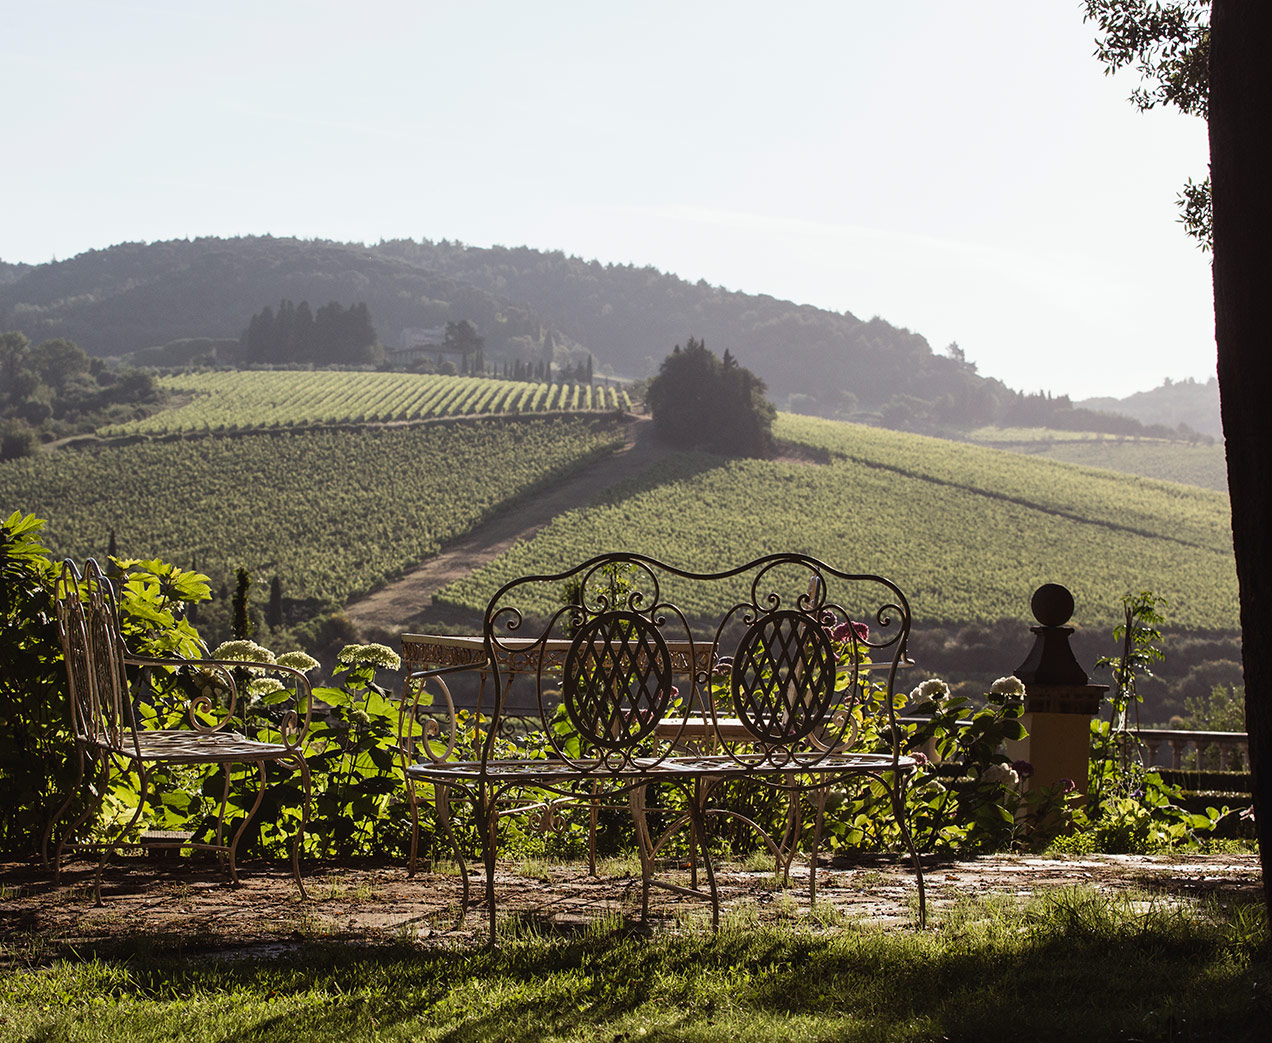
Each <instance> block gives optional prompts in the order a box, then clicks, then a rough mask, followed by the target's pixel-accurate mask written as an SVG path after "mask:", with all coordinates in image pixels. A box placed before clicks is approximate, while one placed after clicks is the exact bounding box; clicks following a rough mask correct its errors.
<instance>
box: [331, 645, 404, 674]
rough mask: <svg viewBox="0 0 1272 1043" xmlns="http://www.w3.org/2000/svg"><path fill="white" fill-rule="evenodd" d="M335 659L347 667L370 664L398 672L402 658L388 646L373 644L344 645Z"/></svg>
mask: <svg viewBox="0 0 1272 1043" xmlns="http://www.w3.org/2000/svg"><path fill="white" fill-rule="evenodd" d="M336 658H337V659H339V660H340V662H342V663H344V664H345V665H347V666H353V665H354V664H356V663H370V664H371V665H373V666H382V667H384V668H385V669H386V670H398V669H401V666H402V657H401V656H399V655H398V654H397V653H396V652H395V651H393V649H391V648H390V647H389V646H388V645H380V644H375V643H372V644H369V645H345V646H344V648H342V649H341V650H340V654H339V655H338V656H336Z"/></svg>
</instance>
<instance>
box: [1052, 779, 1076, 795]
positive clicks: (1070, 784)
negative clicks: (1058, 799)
mask: <svg viewBox="0 0 1272 1043" xmlns="http://www.w3.org/2000/svg"><path fill="white" fill-rule="evenodd" d="M1077 788H1078V784H1077V783H1076V782H1074V781H1073V780H1072V779H1056V789H1058V790H1059V791H1060V792H1061V793H1072V792H1073V791H1074V790H1076V789H1077Z"/></svg>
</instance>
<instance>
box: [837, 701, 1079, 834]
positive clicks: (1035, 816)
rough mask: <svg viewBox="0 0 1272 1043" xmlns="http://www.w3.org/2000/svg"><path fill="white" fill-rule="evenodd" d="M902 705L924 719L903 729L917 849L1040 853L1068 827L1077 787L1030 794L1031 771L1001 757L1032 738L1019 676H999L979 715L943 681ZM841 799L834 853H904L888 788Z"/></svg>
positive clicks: (857, 792)
mask: <svg viewBox="0 0 1272 1043" xmlns="http://www.w3.org/2000/svg"><path fill="white" fill-rule="evenodd" d="M876 698H877V696H876ZM898 701H899V702H903V703H905V705H904V711H905V713H906V714H907V716H911V717H919V718H921V720H920V721H919V722H918V723H907V724H904V725H902V731H903V740H902V744H903V748H904V751H905V752H906V753H908V754H909V756H911V757H913V758H914V759H915V760H916V761H917V762H918V768H917V769H916V771H915V772H914V775H913V776H912V778H911V781H910V784H909V786H907V788H906V791H905V801H906V818H907V821H908V822H909V824H910V829H911V833H912V838H913V840H914V843H915V846H916V847H917V848H918V849H919V850H922V851H958V852H963V853H967V852H975V851H1000V850H1036V849H1039V848H1041V847H1045V846H1046V844H1047V843H1048V842H1049V841H1050V840H1051V839H1052V838H1053V837H1054V836H1055V835H1056V834H1057V833H1058V832H1059V831H1061V830H1063V829H1065V828H1067V827H1068V826H1069V825H1070V824H1071V822H1072V821H1073V816H1074V814H1075V813H1076V809H1075V807H1074V801H1073V799H1072V797H1071V796H1070V793H1071V791H1072V786H1071V787H1070V788H1069V791H1062V790H1061V788H1060V787H1051V788H1048V789H1044V790H1040V791H1039V790H1035V791H1030V792H1025V791H1024V787H1023V780H1024V779H1026V778H1028V777H1029V776H1030V775H1031V774H1032V773H1033V766H1032V765H1030V764H1029V763H1028V762H1027V761H1011V760H1010V759H1009V758H1008V756H1007V754H1006V753H1004V752H1003V747H1004V744H1005V743H1006V742H1007V741H1008V740H1015V739H1022V738H1024V736H1025V729H1024V726H1023V725H1022V724H1021V723H1020V715H1021V712H1022V709H1023V704H1024V686H1023V685H1022V684H1021V683H1020V681H1019V679H1018V678H1015V677H1000V678H999V679H998V680H997V681H995V682H994V683H993V685H991V686H990V690H989V692H988V694H987V695H986V697H985V704H984V706H982V707H979V708H978V707H976V706H974V705H973V703H972V701H971V700H970V699H968V698H967V697H965V696H954V695H952V694H951V693H950V688H949V685H947V684H946V683H945V682H944V681H942V680H939V679H937V678H930V679H928V680H926V681H923V682H921V683H920V684H918V685H916V686H915V687H914V689H913V690H912V691H911V692H910V693H909V698H908V700H906V698H905V697H904V696H901V697H900V698H899V700H898ZM898 709H901V707H899V708H898ZM836 797H837V800H836V804H837V807H835V808H834V810H833V813H832V814H831V815H829V816H828V821H827V826H828V831H829V833H830V834H831V838H832V839H831V844H832V846H835V845H838V846H847V847H867V848H875V847H880V848H895V847H896V846H897V844H898V842H899V839H900V838H899V830H898V828H897V826H896V824H895V822H894V820H893V816H892V814H891V808H890V806H889V804H888V799H887V795H886V793H884V792H883V790H882V787H879V786H869V785H865V786H860V787H858V788H857V789H856V790H853V791H849V790H843V791H841V792H840V793H839V794H836Z"/></svg>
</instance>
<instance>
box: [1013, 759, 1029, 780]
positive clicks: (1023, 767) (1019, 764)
mask: <svg viewBox="0 0 1272 1043" xmlns="http://www.w3.org/2000/svg"><path fill="white" fill-rule="evenodd" d="M1011 766H1012V767H1013V768H1015V769H1016V774H1017V775H1019V776H1020V777H1021V778H1022V779H1027V778H1030V777H1031V776H1032V775H1033V773H1034V766H1033V765H1032V764H1030V763H1029V762H1028V761H1012V762H1011Z"/></svg>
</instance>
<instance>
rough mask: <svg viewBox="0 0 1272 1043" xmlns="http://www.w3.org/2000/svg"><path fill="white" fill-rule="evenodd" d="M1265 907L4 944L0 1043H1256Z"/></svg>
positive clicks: (1139, 905)
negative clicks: (199, 942) (268, 939)
mask: <svg viewBox="0 0 1272 1043" xmlns="http://www.w3.org/2000/svg"><path fill="white" fill-rule="evenodd" d="M1266 933H1267V932H1266V923H1265V921H1264V917H1263V914H1262V909H1261V906H1259V905H1256V904H1252V903H1251V902H1250V900H1248V899H1242V900H1229V901H1227V902H1225V903H1219V902H1217V901H1214V900H1209V901H1208V900H1205V899H1192V898H1189V899H1177V898H1172V897H1171V896H1169V895H1162V894H1160V893H1157V894H1155V895H1153V896H1152V897H1149V896H1148V895H1147V894H1145V893H1138V894H1137V893H1133V892H1132V893H1121V894H1104V893H1101V892H1097V891H1095V890H1093V889H1061V890H1055V891H1051V892H1046V893H1043V894H1041V895H1040V896H1038V897H1035V898H1033V899H1031V900H1029V901H1021V900H1017V899H1013V898H1010V897H1004V896H1001V895H999V896H991V897H983V898H966V899H963V900H960V901H958V902H956V903H955V904H953V905H952V906H949V907H947V908H944V909H942V910H941V911H940V913H939V915H937V916H935V917H934V918H933V922H932V925H931V926H930V927H929V929H928V930H926V931H923V932H917V931H915V930H913V929H911V928H902V929H898V928H892V929H882V928H880V927H879V926H877V925H876V924H875V923H873V922H872V921H870V920H868V919H864V918H858V919H851V918H850V919H843V920H839V921H838V922H836V923H835V924H834V926H833V927H830V928H826V927H825V926H823V924H822V923H821V922H819V920H818V918H816V917H805V918H802V919H799V920H795V921H792V922H789V923H782V924H777V925H772V924H761V923H759V922H758V920H756V919H755V918H749V917H747V916H745V915H744V914H743V913H735V914H733V915H732V916H731V917H730V919H729V920H728V922H727V924H726V925H725V927H724V929H723V930H722V931H721V932H720V933H719V934H717V935H712V934H710V933H709V932H706V931H704V930H701V929H700V928H697V927H694V926H688V925H686V926H683V927H682V928H681V929H679V930H672V931H664V932H660V933H658V934H655V935H654V936H652V937H645V936H641V935H639V934H636V933H633V932H632V931H631V930H630V929H629V928H626V927H623V926H622V925H621V924H620V922H619V921H618V920H617V919H616V918H615V919H604V918H602V919H599V920H596V921H594V922H592V923H591V924H589V925H588V926H586V927H585V928H583V929H580V930H578V931H575V932H570V933H553V934H545V933H541V932H539V931H536V930H534V929H531V928H526V929H523V930H521V931H520V932H518V931H516V930H515V927H514V929H513V930H511V931H509V932H508V934H507V935H506V936H505V940H504V942H503V945H502V947H501V948H500V949H499V950H498V951H496V952H487V951H484V950H479V949H475V948H473V947H471V946H463V947H460V946H455V945H453V944H450V943H437V942H433V943H426V944H421V943H418V942H410V941H407V940H401V941H398V942H394V943H390V944H381V945H372V944H368V943H366V942H365V941H364V942H350V941H347V940H346V941H341V942H335V941H330V940H324V939H321V938H316V939H312V940H307V941H304V942H303V943H299V944H296V945H294V946H293V947H291V948H290V949H289V950H288V951H285V952H283V953H281V954H278V955H274V956H272V957H269V958H237V959H233V960H219V961H217V960H209V959H208V958H207V957H206V956H204V957H192V956H186V955H180V954H176V955H174V954H172V953H164V952H160V951H157V950H156V949H155V948H154V947H153V946H146V945H141V946H137V947H134V948H133V949H131V950H130V949H129V947H128V945H127V944H126V938H125V939H124V940H123V941H124V944H119V945H115V946H112V947H110V948H109V950H104V951H99V952H97V953H96V954H90V953H88V952H75V951H73V950H67V949H63V950H61V951H56V952H54V951H50V950H48V949H43V950H42V949H41V947H40V946H39V945H38V944H31V943H30V942H29V941H28V943H27V944H25V945H22V946H19V945H15V944H12V943H11V942H9V943H6V942H5V941H4V940H3V939H0V1039H5V1040H117V1039H129V1040H162V1039H180V1040H187V1041H200V1040H229V1039H236V1040H266V1039H268V1040H290V1039H305V1040H455V1041H458V1040H480V1041H487V1040H489V1041H493V1040H514V1039H515V1040H520V1039H535V1040H606V1041H611V1040H612V1041H632V1040H720V1039H739V1040H746V1041H748V1043H752V1041H760V1040H872V1041H873V1040H1011V1041H1013V1043H1017V1041H1020V1040H1081V1041H1087V1040H1122V1039H1125V1040H1157V1039H1161V1040H1168V1039H1169V1040H1190V1039H1196V1040H1209V1039H1219V1038H1222V1039H1225V1040H1256V1039H1257V1040H1262V1039H1265V1038H1266V1035H1265V1033H1266V1029H1267V1019H1268V1017H1269V1015H1272V973H1270V972H1272V952H1270V950H1269V948H1268V945H1267V943H1266V941H1265V938H1266Z"/></svg>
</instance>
